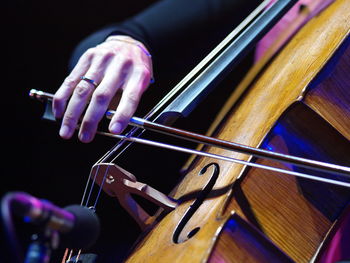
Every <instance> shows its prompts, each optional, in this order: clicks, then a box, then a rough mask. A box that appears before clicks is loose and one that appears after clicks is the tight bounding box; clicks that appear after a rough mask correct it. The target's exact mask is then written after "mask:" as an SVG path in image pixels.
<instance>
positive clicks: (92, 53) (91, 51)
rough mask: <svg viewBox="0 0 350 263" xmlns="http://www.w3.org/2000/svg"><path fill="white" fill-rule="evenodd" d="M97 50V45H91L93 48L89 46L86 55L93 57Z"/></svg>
mask: <svg viewBox="0 0 350 263" xmlns="http://www.w3.org/2000/svg"><path fill="white" fill-rule="evenodd" d="M95 52H96V48H95V47H91V48H88V49H87V50H86V51H85V55H86V56H87V57H92V56H93V55H94V54H95Z"/></svg>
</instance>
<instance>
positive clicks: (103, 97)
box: [94, 90, 112, 105]
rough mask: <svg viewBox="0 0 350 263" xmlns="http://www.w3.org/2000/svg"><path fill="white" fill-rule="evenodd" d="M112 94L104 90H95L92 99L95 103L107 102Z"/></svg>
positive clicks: (102, 103)
mask: <svg viewBox="0 0 350 263" xmlns="http://www.w3.org/2000/svg"><path fill="white" fill-rule="evenodd" d="M111 97H112V95H111V94H110V93H109V92H106V91H97V90H96V91H95V93H94V99H95V101H96V103H98V104H100V105H104V104H108V102H109V101H110V99H111Z"/></svg>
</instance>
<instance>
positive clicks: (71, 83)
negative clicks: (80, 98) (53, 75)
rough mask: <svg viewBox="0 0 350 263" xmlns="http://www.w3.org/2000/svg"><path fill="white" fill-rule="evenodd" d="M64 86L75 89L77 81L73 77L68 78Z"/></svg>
mask: <svg viewBox="0 0 350 263" xmlns="http://www.w3.org/2000/svg"><path fill="white" fill-rule="evenodd" d="M63 85H64V86H66V87H68V88H74V86H75V85H76V80H75V79H74V78H73V77H71V76H68V77H66V78H65V79H64V81H63Z"/></svg>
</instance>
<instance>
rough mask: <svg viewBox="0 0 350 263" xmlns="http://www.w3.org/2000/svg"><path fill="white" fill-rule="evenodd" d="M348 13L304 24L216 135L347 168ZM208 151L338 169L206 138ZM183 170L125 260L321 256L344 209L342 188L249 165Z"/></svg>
mask: <svg viewBox="0 0 350 263" xmlns="http://www.w3.org/2000/svg"><path fill="white" fill-rule="evenodd" d="M349 14H350V6H349V4H348V3H347V1H346V0H338V1H335V2H334V3H333V4H331V5H330V6H329V7H328V8H327V9H326V10H325V11H323V12H322V13H321V14H320V15H319V16H317V17H315V18H314V19H312V20H311V21H310V22H309V23H308V24H307V25H306V26H304V27H303V28H302V29H301V30H300V31H299V32H298V33H297V34H296V35H295V36H294V37H293V39H292V40H291V41H290V42H289V43H288V44H287V45H286V47H285V48H284V49H283V51H281V52H279V53H278V54H277V55H276V57H275V58H274V60H273V61H272V62H270V63H269V64H268V65H267V66H266V67H265V68H264V70H263V72H261V73H259V75H258V76H256V77H255V78H254V81H253V82H252V83H250V85H249V87H248V89H247V90H246V91H245V92H244V93H243V94H242V97H240V98H239V100H237V101H236V103H235V104H233V105H229V106H228V107H225V109H227V108H228V109H227V112H225V114H220V115H219V117H218V118H219V120H217V121H216V123H218V125H217V127H216V128H215V132H214V133H213V135H214V137H215V138H219V139H221V140H225V141H233V142H238V143H240V144H242V145H249V146H251V147H254V148H261V149H267V150H269V151H274V152H279V153H285V154H290V155H293V156H300V157H304V158H310V159H317V160H321V161H324V162H330V163H337V164H340V165H343V166H349V162H350V160H349V157H348V155H349V149H350V144H349V138H350V134H349V126H350V122H349V118H348V117H349V109H350V106H349V102H350V98H349V94H348V93H347V92H346V88H347V85H348V83H349V82H350V80H349V74H346V73H347V72H348V71H349V56H350V54H349V53H350V50H349V28H350V16H349ZM205 152H208V153H211V154H216V155H220V156H226V157H229V158H236V159H240V160H245V161H249V162H252V163H256V164H262V165H267V166H270V165H271V166H275V167H278V168H281V169H286V170H291V171H297V172H300V173H311V174H313V175H314V176H317V177H323V178H334V177H335V178H336V177H337V176H336V175H335V176H334V175H330V174H327V173H325V172H314V171H311V172H310V171H309V170H308V169H307V168H304V167H298V166H295V165H292V164H285V163H278V164H276V163H275V161H274V160H266V159H263V158H259V157H253V156H251V155H245V154H242V153H235V152H232V151H231V150H227V149H226V150H223V149H217V148H215V147H212V146H208V147H205ZM97 167H102V168H103V166H101V165H100V166H95V171H96V170H97ZM113 167H114V166H113ZM112 169H113V168H112ZM186 171H187V173H186V176H184V178H183V180H182V181H181V182H180V183H179V184H178V185H177V186H176V187H175V188H174V190H173V191H172V192H171V193H170V197H171V198H170V200H169V202H170V201H172V200H177V202H176V204H174V206H173V207H172V203H170V204H169V207H170V208H171V209H165V208H167V207H163V209H161V210H160V211H158V212H157V213H156V214H155V215H154V216H152V217H147V216H146V218H145V221H144V227H143V229H144V233H143V235H142V236H141V237H140V239H139V240H138V242H137V243H136V244H135V246H134V248H133V252H132V253H131V254H130V255H129V257H128V258H127V259H126V262H310V261H311V262H318V261H320V260H322V257H323V256H324V254H323V252H324V251H325V250H326V248H327V244H329V243H330V242H331V239H332V237H333V236H334V235H335V233H336V231H337V228H338V227H339V226H340V225H341V223H342V218H344V217H345V216H346V211H347V209H348V207H349V198H350V191H349V189H348V188H344V187H341V186H334V185H330V184H327V183H323V182H316V181H311V180H307V179H304V178H299V177H294V176H290V175H284V174H280V173H278V172H273V171H272V172H271V171H268V172H266V171H265V170H262V169H257V168H256V167H248V165H242V164H236V163H231V162H227V161H222V160H219V161H217V160H215V161H213V159H212V158H208V157H195V158H194V159H193V160H192V162H191V163H190V164H189V165H188V167H187V168H186ZM119 172H121V174H122V176H127V178H129V180H130V181H133V179H134V178H133V176H132V175H130V174H127V172H126V171H123V170H121V169H120V168H118V167H116V171H115V173H116V174H117V173H119ZM103 174H105V171H104V172H103ZM112 175H113V174H112ZM130 178H131V179H130ZM102 179H103V180H104V181H106V182H107V179H108V180H109V185H113V184H114V181H113V180H112V179H114V178H113V176H112V177H107V178H106V177H102ZM124 179H125V178H124ZM102 182H103V181H101V182H100V183H102ZM107 183H108V182H107ZM144 189H145V188H144ZM144 189H142V190H144ZM151 192H152V191H151ZM110 194H113V193H110ZM164 198H166V197H164ZM164 202H165V201H164ZM164 202H162V203H163V204H164ZM141 221H142V220H141Z"/></svg>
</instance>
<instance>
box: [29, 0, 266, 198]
mask: <svg viewBox="0 0 350 263" xmlns="http://www.w3.org/2000/svg"><path fill="white" fill-rule="evenodd" d="M269 3H270V0H264V1H262V2H261V3H260V4H259V5H258V6H257V8H255V9H254V10H253V12H251V14H249V15H248V16H247V17H246V18H245V19H244V20H243V21H242V22H241V23H240V24H239V25H238V26H237V27H236V28H235V29H234V30H233V31H232V32H231V33H230V34H229V35H228V36H227V37H226V38H225V39H224V40H223V41H221V42H220V43H219V45H218V46H217V47H216V48H214V49H213V50H212V51H211V52H210V53H209V54H208V55H207V56H206V57H205V58H204V59H203V60H202V61H201V62H200V63H199V64H198V65H197V66H196V67H195V68H194V69H193V70H191V71H190V72H189V73H188V74H187V75H186V76H185V77H184V78H183V79H182V80H181V81H180V82H179V83H178V84H177V85H176V86H175V87H174V88H173V89H172V90H171V91H170V92H169V93H168V94H167V95H166V96H165V97H164V98H163V99H162V100H161V101H160V102H159V103H158V104H157V105H156V106H155V107H153V109H152V110H151V111H150V112H149V113H148V114H146V115H145V117H144V118H145V119H150V118H152V116H154V115H156V113H157V112H160V111H161V110H162V109H163V108H164V107H165V105H166V104H167V103H169V101H171V100H172V99H173V98H174V97H175V96H177V95H178V94H179V93H180V92H181V91H182V90H184V88H186V86H187V85H188V84H189V83H190V82H191V81H192V80H193V78H194V77H195V76H197V75H198V74H199V73H200V72H201V71H202V70H203V68H205V67H206V66H207V65H208V63H210V61H212V60H213V59H214V58H215V57H216V56H218V54H220V52H221V51H222V50H223V49H224V48H225V47H226V46H227V45H229V44H230V42H232V41H233V40H234V39H235V38H236V37H237V36H238V35H239V34H240V33H242V32H243V30H244V29H245V28H247V27H248V26H249V25H250V24H251V23H252V22H253V21H254V19H256V18H257V17H258V16H259V15H260V14H261V13H262V12H263V11H264V10H265V9H266V7H267V6H268V5H269ZM29 95H30V96H31V97H34V98H37V99H39V100H43V99H46V100H47V99H51V100H52V98H53V95H52V94H50V93H46V92H42V91H37V90H35V89H32V90H31V91H30V93H29ZM137 130H139V128H137V129H134V130H132V131H131V132H130V133H129V134H130V136H131V135H134V134H135V133H136V131H137ZM142 133H143V131H142V132H141V133H140V134H139V135H138V136H141V134H142ZM123 145H125V140H122V141H120V142H119V143H117V144H116V145H115V146H113V147H112V149H111V150H110V151H108V152H107V153H106V154H104V155H103V156H102V157H101V158H100V159H99V160H98V161H97V162H96V163H95V165H96V164H98V163H101V162H105V161H106V160H107V159H108V158H110V157H111V156H112V155H113V154H114V153H115V152H116V151H117V150H119V149H121V147H123ZM129 146H130V143H129V144H127V145H126V146H125V147H124V148H122V149H121V150H119V153H118V154H117V155H116V156H115V157H114V158H113V160H112V162H114V161H115V160H116V159H117V158H118V157H119V156H120V155H121V154H122V153H123V152H124V151H125V150H126V149H127V148H128V147H129ZM90 180H91V175H90V174H89V176H88V179H87V183H86V189H85V191H84V194H83V197H82V200H81V203H84V199H85V197H86V192H87V187H88V186H89V182H90ZM93 188H94V185H93V184H91V189H90V192H92V189H93ZM90 198H91V196H90V195H89V196H88V198H87V200H86V203H88V202H89V201H90Z"/></svg>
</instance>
